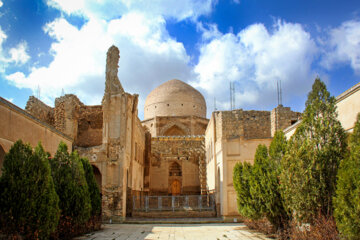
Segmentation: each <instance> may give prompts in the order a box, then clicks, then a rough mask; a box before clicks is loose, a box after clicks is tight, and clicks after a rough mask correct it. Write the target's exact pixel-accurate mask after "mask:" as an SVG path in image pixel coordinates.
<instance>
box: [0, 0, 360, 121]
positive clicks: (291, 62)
mask: <svg viewBox="0 0 360 240" xmlns="http://www.w3.org/2000/svg"><path fill="white" fill-rule="evenodd" d="M112 44H115V45H116V46H117V47H118V48H119V49H120V57H121V58H120V63H119V66H120V69H119V78H120V81H121V83H122V85H123V87H124V89H125V90H126V91H128V92H130V93H138V94H139V95H140V101H139V117H140V118H142V117H143V105H144V102H145V98H146V96H147V95H148V94H149V93H150V91H151V90H152V89H153V88H155V87H156V86H158V85H160V84H161V83H163V82H165V81H167V80H170V79H173V78H177V79H180V80H183V81H185V82H187V83H189V84H191V85H192V86H194V87H196V88H197V89H198V90H199V91H200V92H201V93H202V94H203V95H204V96H205V98H206V101H207V106H208V114H209V113H210V112H211V111H213V109H214V98H216V105H217V108H218V109H219V110H228V109H229V107H230V103H229V82H230V81H232V82H234V83H235V92H236V93H235V95H236V96H235V101H236V108H243V109H256V110H270V109H272V108H273V107H275V106H276V105H277V95H276V82H277V81H281V83H282V88H283V104H284V105H285V106H290V107H291V108H292V109H294V110H297V111H302V110H303V109H304V102H305V100H306V95H307V93H308V92H309V90H310V88H311V85H312V83H313V81H314V79H315V77H316V76H319V77H320V78H321V79H322V80H323V81H325V82H326V84H327V86H328V89H329V91H330V92H331V94H332V95H334V96H337V95H339V94H340V93H342V92H343V91H345V90H347V89H348V88H350V87H351V86H353V85H355V84H356V83H358V82H359V79H360V78H359V77H360V2H359V1H352V0H344V1H335V0H327V1H325V0H312V1H308V0H306V1H304V0H302V1H300V0H291V1H289V0H273V1H269V0H228V1H223V0H193V1H191V0H182V1H178V0H177V1H176V0H153V1H148V0H122V1H120V0H117V1H99V0H76V1H74V0H33V1H28V0H0V96H1V97H4V98H6V99H8V100H10V101H12V102H13V103H15V104H16V105H18V106H20V107H22V108H24V107H25V105H26V101H27V99H28V97H29V96H30V95H38V92H40V98H41V100H42V101H44V102H45V103H47V104H49V105H51V106H52V105H53V104H54V99H55V98H56V97H59V96H60V95H61V93H62V91H64V92H65V93H74V94H76V95H78V97H79V98H80V100H81V101H83V102H84V103H85V104H91V105H95V104H100V102H101V99H102V95H103V91H104V86H105V84H104V81H105V76H104V73H105V56H106V51H107V49H108V48H109V47H110V46H111V45H112ZM39 89H40V91H39Z"/></svg>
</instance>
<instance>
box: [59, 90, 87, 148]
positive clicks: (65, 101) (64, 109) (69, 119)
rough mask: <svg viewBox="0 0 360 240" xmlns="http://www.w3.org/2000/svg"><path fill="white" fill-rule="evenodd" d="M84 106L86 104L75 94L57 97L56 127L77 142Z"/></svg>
mask: <svg viewBox="0 0 360 240" xmlns="http://www.w3.org/2000/svg"><path fill="white" fill-rule="evenodd" d="M83 106H84V104H83V103H82V102H80V100H79V99H78V97H77V96H75V95H73V94H66V95H65V96H62V97H59V98H56V99H55V111H54V116H55V117H54V118H55V128H56V129H57V130H59V131H60V132H63V133H65V134H66V135H68V136H70V137H71V138H73V139H74V140H75V142H76V138H77V131H78V119H79V113H80V108H81V107H83Z"/></svg>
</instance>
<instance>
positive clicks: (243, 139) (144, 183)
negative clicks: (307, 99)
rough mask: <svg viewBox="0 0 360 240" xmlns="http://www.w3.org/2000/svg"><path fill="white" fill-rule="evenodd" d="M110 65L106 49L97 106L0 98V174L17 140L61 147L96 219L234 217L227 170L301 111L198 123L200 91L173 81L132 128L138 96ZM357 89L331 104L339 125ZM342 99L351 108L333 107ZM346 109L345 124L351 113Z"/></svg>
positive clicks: (215, 117) (202, 118)
mask: <svg viewBox="0 0 360 240" xmlns="http://www.w3.org/2000/svg"><path fill="white" fill-rule="evenodd" d="M119 58H120V56H119V49H118V48H117V47H115V46H111V47H110V48H109V50H108V52H107V57H106V71H105V91H104V96H103V100H102V103H101V105H95V106H88V105H85V104H83V103H82V102H81V101H80V100H79V99H78V98H77V97H76V96H75V95H73V94H66V95H65V96H61V97H59V98H56V100H55V107H53V108H52V107H50V106H47V105H46V104H45V103H43V102H41V101H40V100H39V99H36V98H35V97H30V98H29V101H28V103H27V105H26V112H25V111H23V110H19V108H18V107H16V106H13V105H12V104H11V103H9V102H7V101H6V100H5V99H2V98H1V97H0V116H2V115H3V116H8V117H6V121H5V120H4V121H3V122H4V123H3V124H0V167H1V165H2V162H3V160H4V155H5V152H7V151H8V149H10V145H9V143H13V142H15V141H16V140H17V139H19V138H22V139H23V140H24V141H26V142H30V143H31V144H32V145H33V146H36V144H37V142H38V141H39V140H41V141H42V142H44V144H45V145H44V147H45V150H46V151H49V152H52V153H53V152H54V151H56V146H57V143H58V142H59V141H60V140H61V141H63V142H65V143H66V144H67V145H68V146H69V149H76V150H77V151H78V153H79V155H80V156H81V157H87V158H88V159H89V162H90V164H91V165H92V168H93V170H94V174H95V178H96V180H97V183H98V186H99V188H100V191H101V194H102V219H103V221H107V220H109V221H112V222H122V221H124V220H125V218H126V217H128V216H133V217H139V216H140V217H141V216H143V217H155V216H157V217H164V216H166V217H168V216H172V217H181V216H182V217H189V216H194V217H204V216H207V217H211V216H212V217H214V216H215V215H217V216H222V217H223V218H224V219H225V218H227V219H231V220H233V219H234V218H237V217H238V216H239V213H238V212H237V205H236V192H235V189H234V186H233V182H232V181H233V168H234V166H235V165H236V163H238V162H249V163H252V162H253V161H254V155H255V152H256V148H257V146H258V145H259V144H265V145H267V146H269V145H270V142H271V139H272V137H273V135H274V133H275V132H276V131H277V130H278V129H285V128H287V127H289V126H291V125H292V124H293V123H294V122H296V121H297V120H298V119H299V117H300V116H301V114H300V113H297V112H293V111H291V109H290V108H289V107H283V106H282V105H279V106H277V107H276V108H274V109H273V110H272V111H257V110H243V109H236V110H231V111H215V112H213V113H212V114H211V119H210V120H208V119H207V118H206V111H207V109H206V102H205V99H204V97H203V96H202V95H201V93H200V92H199V91H197V90H196V89H195V88H193V87H191V86H190V85H188V84H186V83H185V82H182V81H180V80H177V79H173V80H170V81H167V82H165V83H163V84H161V85H160V86H158V87H157V88H155V89H154V90H153V91H152V92H151V93H150V94H149V95H148V96H147V98H146V102H145V106H144V120H143V121H141V120H140V119H139V117H138V109H137V107H138V95H137V94H130V93H127V92H125V90H124V88H123V87H122V85H121V83H120V80H119V78H118V74H117V73H118V66H119ZM359 89H360V85H359V84H358V85H356V86H354V87H353V88H352V89H351V90H349V91H348V92H346V93H344V94H343V95H341V96H340V98H339V99H338V101H339V102H338V105H339V104H340V105H339V109H340V113H342V114H341V115H342V116H347V117H346V119H348V116H349V111H350V110H349V109H351V110H353V109H359V104H357V105H356V104H355V103H359V101H357V100H358V99H359V94H358V93H360V91H358V90H359ZM356 94H357V95H356ZM350 98H351V99H352V100H351V102H352V103H354V104H350V105H349V102H348V100H346V101H343V100H342V99H350ZM341 101H342V103H341ZM349 106H350V107H349ZM350 112H351V114H352V115H351V116H352V119H355V118H356V115H357V112H356V111H350ZM14 116H16V117H14ZM11 119H15V120H16V121H13V120H12V121H10V120H11ZM343 121H345V120H344V118H343ZM0 122H1V121H0ZM352 122H353V121H350V122H348V123H346V125H345V126H347V127H351V124H352ZM19 124H20V125H21V126H22V127H19V126H20V125H19ZM295 125H296V124H295ZM24 126H26V127H25V128H24ZM295 127H296V126H295ZM295 127H293V128H291V129H289V130H288V131H290V132H289V134H290V133H291V131H292V132H293V131H295V130H294V128H295ZM9 129H10V130H11V129H20V130H22V131H10V130H9ZM347 129H348V128H347ZM30 132H31V134H30ZM285 132H286V131H285ZM16 134H17V135H16ZM19 134H20V135H19ZM46 143H48V144H46ZM0 174H1V172H0ZM177 195H180V196H177ZM165 196H167V197H165ZM175 196H176V197H175ZM215 206H216V207H215ZM175 209H176V210H177V211H174V210H175ZM169 210H170V211H171V212H169ZM215 210H216V212H215ZM163 211H164V212H163ZM166 211H168V212H166ZM188 211H190V212H191V213H189V212H188ZM234 220H235V219H234Z"/></svg>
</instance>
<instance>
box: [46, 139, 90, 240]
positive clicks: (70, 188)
mask: <svg viewBox="0 0 360 240" xmlns="http://www.w3.org/2000/svg"><path fill="white" fill-rule="evenodd" d="M50 163H51V169H52V176H53V179H54V182H55V189H56V192H57V194H58V195H59V198H60V204H59V206H60V209H61V216H60V223H59V227H58V230H57V235H58V236H57V237H60V238H71V237H73V236H76V235H78V234H79V233H80V232H81V231H80V230H79V229H81V226H82V225H83V224H84V223H85V222H86V221H88V219H89V217H90V212H91V201H90V194H89V190H88V185H87V183H86V178H85V173H84V168H83V165H82V163H81V160H80V157H79V155H78V154H77V152H76V151H75V152H72V153H71V154H69V153H68V151H67V145H66V144H64V143H62V142H61V143H60V144H59V147H58V150H57V152H56V154H55V157H54V158H53V159H51V161H50Z"/></svg>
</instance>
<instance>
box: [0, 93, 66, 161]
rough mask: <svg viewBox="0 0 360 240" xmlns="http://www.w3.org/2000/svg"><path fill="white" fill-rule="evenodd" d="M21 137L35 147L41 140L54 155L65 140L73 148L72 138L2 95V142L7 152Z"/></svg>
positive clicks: (0, 107) (0, 136)
mask: <svg viewBox="0 0 360 240" xmlns="http://www.w3.org/2000/svg"><path fill="white" fill-rule="evenodd" d="M19 139H21V140H22V141H23V142H25V143H26V142H27V143H30V145H31V146H33V147H35V146H36V145H37V144H38V142H39V141H40V142H41V144H42V145H43V147H44V149H45V151H48V152H49V153H50V154H51V155H52V156H54V154H55V153H56V150H57V148H58V145H59V143H60V142H61V141H63V142H64V143H65V144H66V145H68V149H70V150H71V149H72V139H71V138H70V137H68V136H66V135H64V134H62V133H61V132H59V131H57V130H56V129H55V128H53V127H51V126H50V125H48V124H46V123H43V122H42V121H40V120H39V119H37V118H35V117H33V116H31V115H30V114H28V113H27V112H26V111H24V110H22V109H21V108H19V107H17V106H15V105H14V104H12V103H10V102H8V101H6V100H5V99H3V98H1V97H0V144H1V145H2V147H3V149H4V151H5V152H8V151H9V149H10V147H11V146H12V145H13V144H14V143H15V142H16V141H17V140H19Z"/></svg>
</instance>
